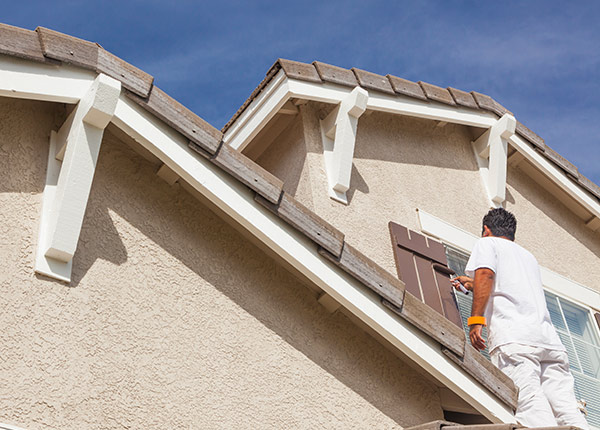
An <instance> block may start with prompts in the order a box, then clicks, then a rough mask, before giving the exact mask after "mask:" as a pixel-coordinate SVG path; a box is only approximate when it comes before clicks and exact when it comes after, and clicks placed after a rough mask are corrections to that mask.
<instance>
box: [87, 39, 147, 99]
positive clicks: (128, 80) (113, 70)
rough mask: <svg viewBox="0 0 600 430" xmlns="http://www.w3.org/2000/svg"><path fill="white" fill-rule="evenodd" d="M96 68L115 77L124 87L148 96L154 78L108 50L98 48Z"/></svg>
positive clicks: (142, 95)
mask: <svg viewBox="0 0 600 430" xmlns="http://www.w3.org/2000/svg"><path fill="white" fill-rule="evenodd" d="M96 70H97V71H98V72H101V73H105V74H107V75H108V76H110V77H112V78H115V79H117V80H119V81H121V83H122V84H123V86H124V87H125V88H127V89H128V90H130V91H133V92H134V93H136V94H137V95H139V96H141V97H148V94H149V93H150V89H151V88H152V82H153V81H154V78H153V77H152V75H149V74H148V73H146V72H144V71H142V70H140V69H138V68H137V67H134V66H132V65H131V64H129V63H127V62H126V61H123V60H122V59H120V58H119V57H117V56H116V55H114V54H111V53H110V52H108V51H106V50H104V49H102V48H99V49H98V65H97V67H96Z"/></svg>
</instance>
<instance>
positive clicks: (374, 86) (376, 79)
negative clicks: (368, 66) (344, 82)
mask: <svg viewBox="0 0 600 430" xmlns="http://www.w3.org/2000/svg"><path fill="white" fill-rule="evenodd" d="M352 72H353V73H354V76H356V80H357V81H358V83H359V85H360V86H361V87H363V88H366V89H370V90H376V91H381V92H384V93H388V94H395V91H394V89H393V88H392V84H390V81H388V79H387V78H386V77H385V76H381V75H378V74H376V73H371V72H367V71H366V70H361V69H357V68H356V67H353V68H352Z"/></svg>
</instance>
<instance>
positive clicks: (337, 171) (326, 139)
mask: <svg viewBox="0 0 600 430" xmlns="http://www.w3.org/2000/svg"><path fill="white" fill-rule="evenodd" d="M368 100H369V93H368V92H367V91H366V90H364V89H363V88H360V87H356V88H354V89H353V90H352V92H351V93H350V94H349V95H348V96H347V97H346V98H345V99H344V100H342V101H341V103H340V104H339V105H338V106H337V107H336V108H335V109H334V110H333V111H332V112H331V113H330V114H329V115H327V117H326V118H325V119H323V120H321V137H322V140H323V156H324V159H325V171H326V172H327V181H328V191H329V196H330V197H331V198H332V199H334V200H337V201H339V202H342V203H344V204H348V198H347V197H346V191H348V188H350V177H351V174H352V159H353V158H354V145H355V143H356V127H357V124H358V118H360V116H361V115H362V114H363V113H364V112H365V110H366V109H367V101H368Z"/></svg>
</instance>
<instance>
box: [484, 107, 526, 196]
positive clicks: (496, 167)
mask: <svg viewBox="0 0 600 430" xmlns="http://www.w3.org/2000/svg"><path fill="white" fill-rule="evenodd" d="M516 126H517V121H516V119H515V117H514V116H512V115H510V114H508V113H505V114H504V115H503V116H502V118H500V119H499V120H498V121H497V122H496V123H495V124H494V125H492V126H491V127H490V128H489V129H487V130H486V132H485V133H483V134H482V135H481V136H479V138H478V139H477V140H475V141H474V142H473V150H474V151H475V158H476V159H477V164H478V165H479V172H480V173H481V179H482V180H483V183H484V185H485V188H486V190H487V193H488V197H489V199H490V201H491V203H492V205H493V206H495V207H500V206H502V203H503V202H504V200H505V198H506V165H507V151H508V139H510V138H511V137H512V136H513V135H514V134H515V128H516Z"/></svg>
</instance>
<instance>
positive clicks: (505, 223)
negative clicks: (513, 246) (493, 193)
mask: <svg viewBox="0 0 600 430" xmlns="http://www.w3.org/2000/svg"><path fill="white" fill-rule="evenodd" d="M482 224H483V225H484V226H485V225H487V226H488V228H489V229H490V231H491V232H492V234H493V235H494V236H505V237H507V238H509V239H510V240H515V232H516V231H517V219H516V218H515V216H514V215H513V214H511V213H510V212H509V211H507V210H506V209H504V208H497V209H491V210H490V211H489V212H488V213H487V214H486V215H485V216H484V217H483V223H482ZM482 229H483V226H482ZM482 234H483V232H482Z"/></svg>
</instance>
